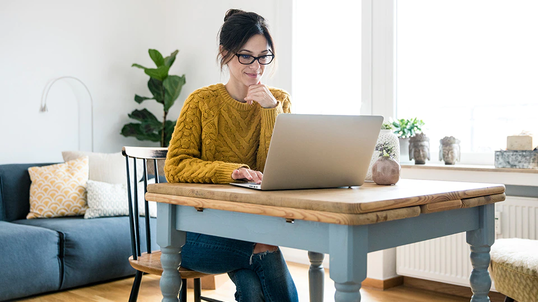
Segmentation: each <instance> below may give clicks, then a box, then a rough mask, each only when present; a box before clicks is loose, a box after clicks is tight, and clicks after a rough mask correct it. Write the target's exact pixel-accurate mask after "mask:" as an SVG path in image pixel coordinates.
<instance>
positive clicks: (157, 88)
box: [148, 78, 164, 104]
mask: <svg viewBox="0 0 538 302" xmlns="http://www.w3.org/2000/svg"><path fill="white" fill-rule="evenodd" d="M148 89H149V91H150V92H151V94H153V98H154V99H155V100H156V101H157V103H161V104H164V87H163V82H161V81H159V80H157V79H154V78H150V79H149V81H148Z"/></svg>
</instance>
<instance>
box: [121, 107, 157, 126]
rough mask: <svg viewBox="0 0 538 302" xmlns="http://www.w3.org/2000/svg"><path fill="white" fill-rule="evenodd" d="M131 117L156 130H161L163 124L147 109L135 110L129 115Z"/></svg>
mask: <svg viewBox="0 0 538 302" xmlns="http://www.w3.org/2000/svg"><path fill="white" fill-rule="evenodd" d="M129 117H130V118H132V119H134V120H137V121H139V122H141V123H143V124H147V125H150V126H152V127H153V128H155V129H159V128H161V126H162V124H161V122H160V121H159V120H158V119H157V118H156V117H155V115H153V113H151V112H149V111H148V110H147V109H146V108H144V109H142V110H138V109H137V110H134V111H133V112H131V113H130V114H129Z"/></svg>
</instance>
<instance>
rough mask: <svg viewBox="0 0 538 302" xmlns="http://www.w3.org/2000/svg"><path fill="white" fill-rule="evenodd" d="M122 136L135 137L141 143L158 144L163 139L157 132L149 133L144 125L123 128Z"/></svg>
mask: <svg viewBox="0 0 538 302" xmlns="http://www.w3.org/2000/svg"><path fill="white" fill-rule="evenodd" d="M121 135H123V136H125V137H129V136H132V137H135V138H136V139H138V140H140V141H152V142H158V141H160V139H161V137H160V136H159V134H158V133H156V132H148V131H146V129H144V127H143V126H142V124H136V123H130V124H126V125H124V126H123V128H122V129H121Z"/></svg>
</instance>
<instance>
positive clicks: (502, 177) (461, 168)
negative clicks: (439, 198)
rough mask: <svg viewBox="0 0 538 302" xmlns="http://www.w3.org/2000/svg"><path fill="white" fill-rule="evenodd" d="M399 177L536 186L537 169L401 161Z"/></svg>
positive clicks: (537, 182)
mask: <svg viewBox="0 0 538 302" xmlns="http://www.w3.org/2000/svg"><path fill="white" fill-rule="evenodd" d="M400 164H401V167H402V171H401V177H402V178H408V179H427V180H444V181H464V182H478V183H493V184H504V185H516V186H533V187H536V186H538V169H511V168H495V167H494V166H493V165H491V166H490V165H466V164H459V163H456V165H453V166H452V165H444V164H442V163H426V164H425V165H415V164H413V163H412V162H401V163H400Z"/></svg>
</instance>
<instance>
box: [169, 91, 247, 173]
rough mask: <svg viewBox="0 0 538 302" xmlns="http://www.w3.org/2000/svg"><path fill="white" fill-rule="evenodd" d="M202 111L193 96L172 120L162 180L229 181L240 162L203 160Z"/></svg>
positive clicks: (240, 165)
mask: <svg viewBox="0 0 538 302" xmlns="http://www.w3.org/2000/svg"><path fill="white" fill-rule="evenodd" d="M201 119H202V113H201V111H200V108H199V106H198V101H197V99H196V96H195V95H193V94H191V95H190V96H189V98H187V100H186V101H185V104H184V106H183V108H182V109H181V114H180V115H179V119H178V120H177V122H176V126H175V128H174V133H173V134H172V139H171V140H170V145H169V147H168V155H167V157H166V163H165V166H164V172H165V175H166V180H167V181H168V182H170V183H177V182H192V183H230V182H233V181H234V180H233V179H232V172H233V171H234V170H235V169H238V168H240V167H245V166H246V165H244V164H236V163H226V162H222V161H204V160H202V159H201V158H200V157H201V150H202V120H201Z"/></svg>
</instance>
